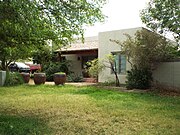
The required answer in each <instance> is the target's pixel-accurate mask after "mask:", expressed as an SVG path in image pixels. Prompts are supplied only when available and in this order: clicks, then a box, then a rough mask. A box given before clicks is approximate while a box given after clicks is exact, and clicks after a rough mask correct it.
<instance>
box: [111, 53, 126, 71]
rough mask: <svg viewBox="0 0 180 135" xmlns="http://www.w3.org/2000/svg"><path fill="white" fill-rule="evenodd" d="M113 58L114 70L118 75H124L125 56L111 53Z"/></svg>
mask: <svg viewBox="0 0 180 135" xmlns="http://www.w3.org/2000/svg"><path fill="white" fill-rule="evenodd" d="M112 54H113V55H114V57H115V62H114V68H115V70H116V71H117V73H118V74H125V73H126V56H125V55H122V54H121V53H119V52H118V53H112Z"/></svg>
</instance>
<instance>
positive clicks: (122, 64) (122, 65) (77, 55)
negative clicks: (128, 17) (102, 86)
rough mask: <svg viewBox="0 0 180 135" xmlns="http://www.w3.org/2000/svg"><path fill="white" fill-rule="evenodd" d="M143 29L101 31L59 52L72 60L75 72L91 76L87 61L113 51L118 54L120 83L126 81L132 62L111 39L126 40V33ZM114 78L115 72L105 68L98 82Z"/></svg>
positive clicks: (101, 57) (131, 33) (103, 57)
mask: <svg viewBox="0 0 180 135" xmlns="http://www.w3.org/2000/svg"><path fill="white" fill-rule="evenodd" d="M142 29H144V28H142V27H138V28H131V29H122V30H114V31H107V32H100V33H99V34H98V36H96V37H87V38H85V39H84V43H82V41H81V40H78V41H76V42H74V43H72V44H71V45H70V46H67V47H66V48H62V49H61V50H59V52H60V53H61V56H63V57H65V59H66V60H70V61H71V62H72V63H71V65H72V67H71V70H72V71H73V72H74V73H75V74H77V75H82V76H83V77H85V78H87V77H89V75H88V73H87V72H86V70H85V68H86V62H88V61H91V60H93V59H95V58H99V59H105V58H106V56H107V54H111V53H113V54H115V55H116V63H117V67H116V68H117V70H118V76H119V79H120V83H125V81H126V71H127V70H130V68H131V67H130V64H129V63H128V62H127V60H126V57H125V56H124V55H121V54H120V46H119V45H117V44H116V43H113V42H111V41H110V39H112V40H120V41H124V40H126V36H125V35H124V34H125V33H126V34H129V35H131V36H134V34H135V33H136V32H137V31H138V30H142ZM114 80H115V78H114V74H112V71H111V69H110V68H105V69H104V70H103V71H102V72H101V73H100V74H99V76H98V82H106V81H107V82H111V81H114Z"/></svg>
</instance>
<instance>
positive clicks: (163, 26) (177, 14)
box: [141, 0, 180, 42]
mask: <svg viewBox="0 0 180 135" xmlns="http://www.w3.org/2000/svg"><path fill="white" fill-rule="evenodd" d="M179 9H180V1H179V0H150V2H149V4H148V6H147V7H146V8H145V9H143V10H142V12H141V20H142V21H143V22H144V23H145V24H146V25H147V26H148V27H149V28H151V29H152V30H156V31H157V32H159V33H166V32H172V33H173V36H174V38H175V39H176V41H177V42H180V10H179Z"/></svg>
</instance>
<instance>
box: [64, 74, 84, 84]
mask: <svg viewBox="0 0 180 135" xmlns="http://www.w3.org/2000/svg"><path fill="white" fill-rule="evenodd" d="M67 80H68V82H82V81H83V76H82V75H77V74H74V73H71V74H69V75H68V76H67Z"/></svg>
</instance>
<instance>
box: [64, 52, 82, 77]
mask: <svg viewBox="0 0 180 135" xmlns="http://www.w3.org/2000/svg"><path fill="white" fill-rule="evenodd" d="M63 56H65V57H66V60H70V61H71V67H70V70H71V71H73V72H74V73H75V74H76V75H82V68H81V60H78V55H76V54H71V55H63Z"/></svg>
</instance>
